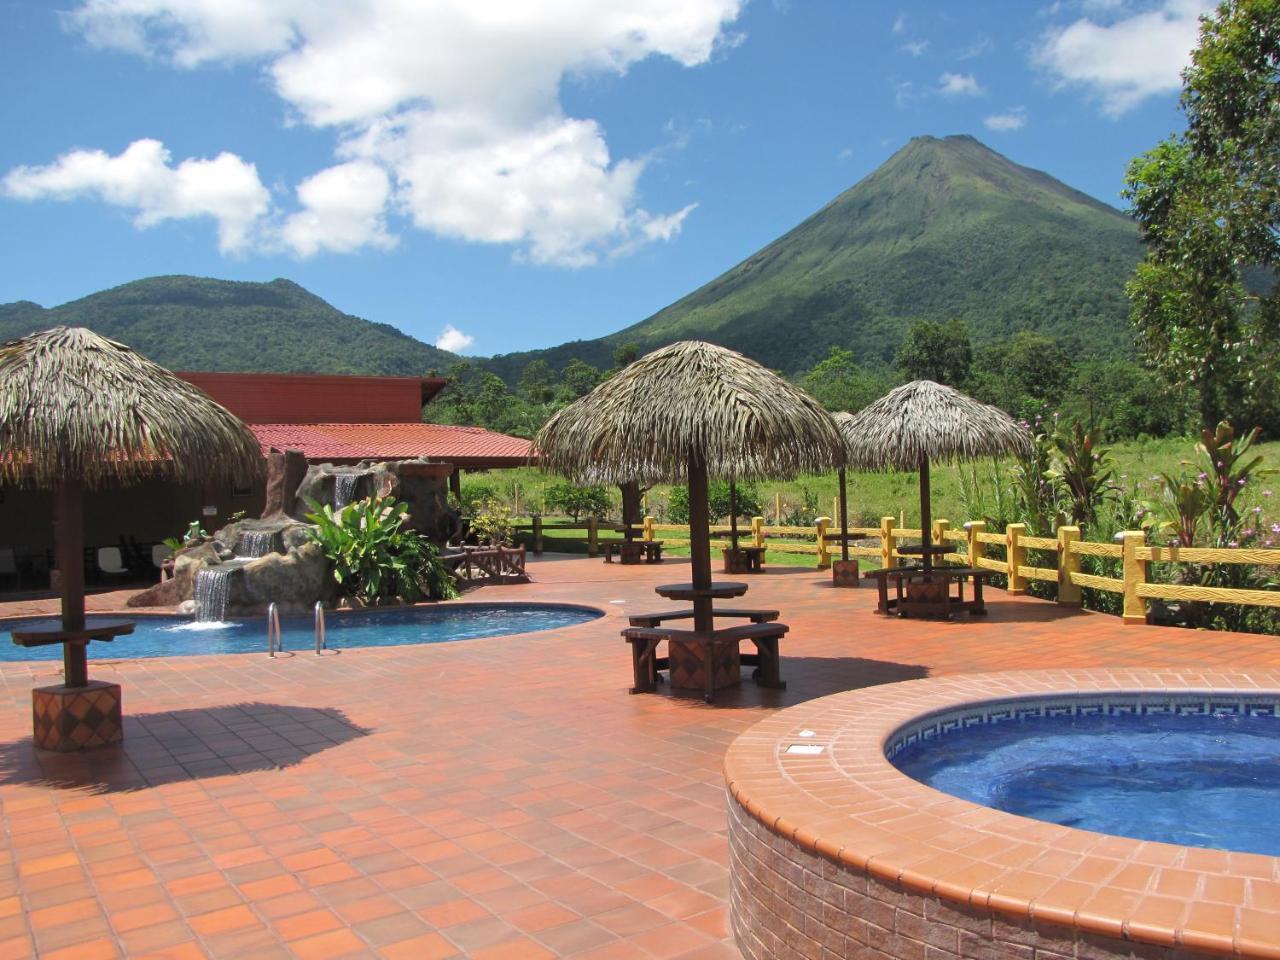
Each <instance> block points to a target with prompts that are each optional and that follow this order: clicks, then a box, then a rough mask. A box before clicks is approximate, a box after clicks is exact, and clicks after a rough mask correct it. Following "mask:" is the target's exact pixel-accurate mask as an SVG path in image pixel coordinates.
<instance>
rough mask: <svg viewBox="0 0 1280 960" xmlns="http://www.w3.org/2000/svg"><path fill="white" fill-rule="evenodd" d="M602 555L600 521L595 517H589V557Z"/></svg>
mask: <svg viewBox="0 0 1280 960" xmlns="http://www.w3.org/2000/svg"><path fill="white" fill-rule="evenodd" d="M599 553H600V521H599V520H597V519H596V518H595V517H587V556H588V557H594V556H598V555H599Z"/></svg>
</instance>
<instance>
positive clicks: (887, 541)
mask: <svg viewBox="0 0 1280 960" xmlns="http://www.w3.org/2000/svg"><path fill="white" fill-rule="evenodd" d="M896 523H897V521H896V520H894V519H893V517H881V518H880V566H882V567H884V568H885V569H886V570H892V569H893V568H894V567H896V566H897V565H898V553H897V551H898V538H897V536H896V535H895V534H894V532H893V529H894V525H895V524H896Z"/></svg>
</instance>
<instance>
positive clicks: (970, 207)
mask: <svg viewBox="0 0 1280 960" xmlns="http://www.w3.org/2000/svg"><path fill="white" fill-rule="evenodd" d="M1140 253H1141V251H1140V248H1139V241H1138V232H1137V228H1136V227H1135V225H1134V224H1133V223H1132V221H1130V219H1129V218H1128V217H1126V216H1125V215H1124V214H1122V213H1121V212H1120V211H1118V210H1116V209H1114V208H1112V207H1109V206H1107V205H1106V204H1104V203H1100V202H1099V201H1097V200H1094V199H1093V198H1092V197H1089V196H1086V195H1085V194H1083V193H1081V192H1079V191H1078V190H1073V189H1072V188H1071V187H1068V186H1066V185H1065V184H1063V183H1061V182H1060V181H1058V180H1055V179H1054V178H1053V177H1051V176H1049V175H1048V174H1045V173H1041V172H1040V171H1038V170H1032V169H1030V168H1027V167H1022V166H1019V165H1018V164H1016V163H1013V162H1011V161H1010V160H1008V159H1006V158H1005V157H1003V156H1001V155H1000V154H998V153H996V152H995V151H993V150H991V149H989V148H988V147H986V146H984V145H983V144H981V143H979V142H978V141H977V140H975V139H974V138H972V137H968V136H955V137H946V138H944V139H936V138H934V137H917V138H915V139H913V140H912V141H911V142H910V143H908V144H907V145H906V146H905V147H903V148H902V149H901V150H899V151H898V152H897V153H896V154H894V155H893V156H892V157H890V158H889V160H887V161H886V162H885V163H884V165H883V166H881V167H880V168H879V169H878V170H876V171H875V172H874V173H872V174H871V175H870V176H868V177H866V178H865V179H863V180H862V181H860V182H859V183H857V184H856V185H854V186H853V187H852V188H850V189H849V190H847V191H845V192H844V193H842V194H841V195H840V196H838V197H836V198H835V199H834V200H833V201H831V202H830V203H829V204H827V205H826V206H825V207H823V208H822V209H821V210H819V211H818V212H817V213H815V214H814V215H813V216H811V217H809V218H808V219H807V220H805V221H804V222H803V223H801V224H800V225H799V226H797V227H796V228H794V229H793V230H791V231H790V232H789V233H787V234H785V235H784V236H782V237H780V238H778V239H777V240H775V241H773V242H772V243H770V244H769V245H768V246H766V247H765V248H764V249H762V250H760V251H758V252H757V253H755V254H753V255H752V256H750V257H748V258H747V259H746V260H744V261H743V262H742V263H739V264H738V265H737V266H735V267H733V268H732V269H730V270H729V271H727V272H726V273H724V274H722V275H721V276H719V277H717V278H716V279H714V280H712V281H711V282H710V283H708V284H706V285H705V286H703V287H700V288H699V289H697V290H695V291H694V292H693V293H690V294H689V295H688V296H686V297H684V298H683V299H681V300H678V301H676V302H675V303H673V304H672V305H671V306H669V307H667V308H666V309H664V310H661V311H659V312H658V313H656V314H654V315H653V316H651V317H649V318H648V319H647V320H643V321H641V322H640V323H637V324H635V325H634V326H631V327H628V328H626V329H625V330H621V331H619V332H617V333H614V334H611V335H609V336H607V337H604V338H601V339H599V340H587V341H575V342H572V343H567V344H564V345H562V346H559V347H554V348H552V349H550V350H541V351H532V352H527V353H519V354H505V355H502V356H498V357H494V358H493V359H492V360H491V361H489V362H488V365H489V366H490V367H491V368H492V369H494V371H495V372H497V373H498V374H500V375H501V376H503V377H504V378H505V379H508V380H514V379H515V378H516V377H518V376H519V373H520V371H521V370H522V369H523V368H524V366H525V364H527V363H528V362H529V361H530V360H532V359H535V358H539V357H540V358H542V359H543V360H545V361H547V362H548V363H549V364H550V365H551V366H552V367H554V368H560V367H563V366H564V364H565V363H567V362H568V361H569V360H571V359H572V358H574V357H578V358H580V359H582V360H585V361H587V362H588V363H591V364H593V365H596V366H601V367H607V366H609V364H610V359H611V356H612V352H613V350H614V349H615V348H616V347H617V346H618V345H620V344H625V343H634V344H636V345H637V346H639V347H640V348H641V350H642V351H644V350H648V349H651V348H653V347H657V346H660V345H663V344H667V343H671V342H673V341H676V340H683V339H688V338H699V339H704V340H711V341H713V342H715V343H720V344H723V345H725V346H729V347H732V348H734V349H736V350H740V351H742V352H743V353H745V354H747V355H748V356H752V357H754V358H756V359H757V360H760V361H762V362H764V363H767V364H769V365H770V366H772V367H774V368H777V369H781V370H783V371H784V372H787V373H797V372H799V371H802V370H805V369H807V368H808V367H810V366H812V365H813V364H814V363H815V362H816V361H817V360H819V359H821V358H822V357H823V356H824V355H825V354H826V353H827V350H828V348H829V347H831V346H832V345H839V346H842V347H847V348H849V349H852V350H853V351H854V352H855V354H856V355H857V356H858V357H859V359H860V360H861V361H862V362H864V363H870V364H875V363H877V362H880V361H886V360H889V359H891V358H892V356H893V354H894V352H895V351H896V350H897V348H898V345H899V344H900V343H901V341H902V338H903V336H904V335H905V334H906V331H907V329H908V327H909V326H910V324H911V322H912V321H915V320H934V321H946V320H949V319H951V318H953V317H959V318H961V319H963V320H964V321H965V323H966V324H967V325H968V329H969V332H970V336H971V337H972V339H973V341H974V343H975V346H978V347H979V348H980V347H981V345H982V344H983V343H989V342H992V341H995V340H998V339H999V338H1002V337H1005V336H1007V335H1008V334H1010V333H1011V332H1014V331H1017V330H1027V329H1030V330H1036V331H1039V332H1041V333H1044V334H1047V335H1049V336H1051V337H1054V338H1055V339H1057V340H1059V341H1060V342H1061V343H1062V344H1063V345H1064V346H1066V347H1067V348H1068V349H1070V350H1072V351H1073V352H1076V353H1078V354H1080V355H1090V354H1109V353H1112V352H1114V351H1121V352H1124V353H1128V352H1131V350H1132V347H1131V344H1130V334H1129V331H1128V326H1127V322H1126V317H1127V313H1128V304H1127V301H1126V299H1125V295H1124V284H1125V282H1126V281H1127V280H1128V279H1129V277H1130V276H1131V275H1132V272H1133V268H1134V265H1135V264H1136V263H1137V261H1138V259H1139V257H1140Z"/></svg>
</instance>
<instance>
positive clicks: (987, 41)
mask: <svg viewBox="0 0 1280 960" xmlns="http://www.w3.org/2000/svg"><path fill="white" fill-rule="evenodd" d="M994 47H995V44H994V43H993V42H992V41H991V38H990V37H988V36H986V35H983V36H980V37H978V39H976V40H974V41H973V43H971V44H969V45H968V46H967V47H964V48H963V49H961V50H958V51H956V59H957V60H973V59H974V58H976V57H980V56H982V55H983V54H985V53H989V52H990V51H991V50H992V49H993V48H994Z"/></svg>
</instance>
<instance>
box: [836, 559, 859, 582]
mask: <svg viewBox="0 0 1280 960" xmlns="http://www.w3.org/2000/svg"><path fill="white" fill-rule="evenodd" d="M831 582H832V583H833V584H835V585H836V586H837V587H856V586H857V585H858V561H857V560H835V561H832V564H831Z"/></svg>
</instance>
